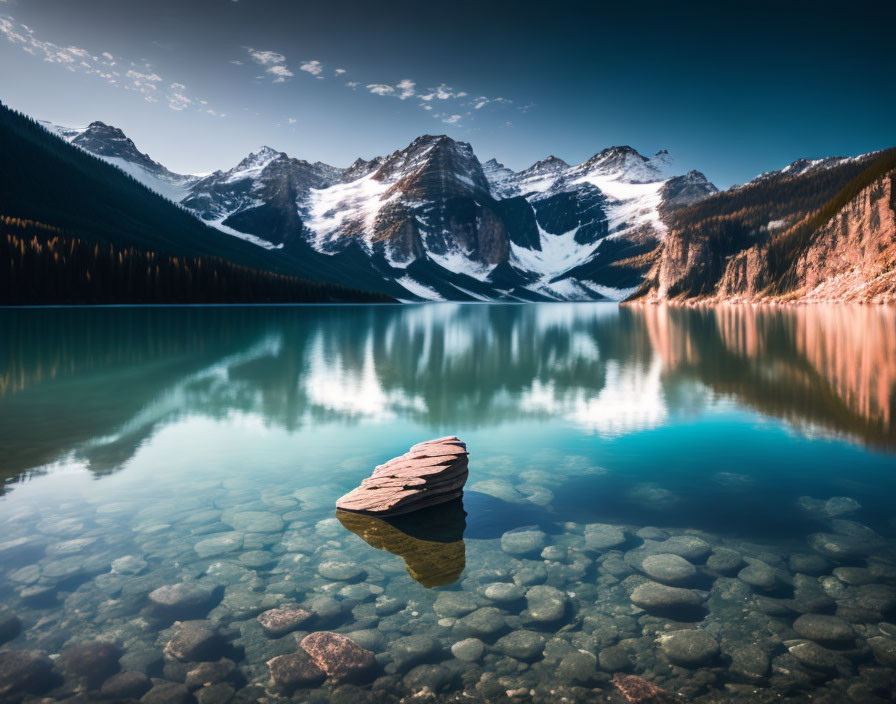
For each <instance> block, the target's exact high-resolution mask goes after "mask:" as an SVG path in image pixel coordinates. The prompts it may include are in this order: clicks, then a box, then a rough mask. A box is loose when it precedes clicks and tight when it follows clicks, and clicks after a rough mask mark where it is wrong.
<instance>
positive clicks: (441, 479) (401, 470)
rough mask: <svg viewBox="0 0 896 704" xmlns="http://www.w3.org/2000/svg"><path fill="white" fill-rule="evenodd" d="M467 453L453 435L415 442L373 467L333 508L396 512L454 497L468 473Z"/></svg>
mask: <svg viewBox="0 0 896 704" xmlns="http://www.w3.org/2000/svg"><path fill="white" fill-rule="evenodd" d="M467 454H468V453H467V446H466V445H465V444H464V443H462V442H461V441H460V440H458V439H457V438H456V437H454V436H450V437H444V438H439V439H437V440H429V441H427V442H422V443H419V444H418V445H414V446H413V447H412V448H411V449H410V450H409V451H408V452H407V453H405V454H404V455H401V456H400V457H396V458H395V459H392V460H389V461H388V462H386V463H385V464H382V465H379V466H378V467H377V468H376V469H374V470H373V474H372V475H371V476H370V477H369V478H367V479H365V480H364V481H362V482H361V486H359V487H358V488H357V489H354V490H352V491H350V492H349V493H348V494H346V495H345V496H343V497H342V498H341V499H339V500H338V501H337V502H336V508H339V509H342V510H343V511H356V512H359V513H366V514H372V515H377V516H395V515H398V514H402V513H408V512H410V511H416V510H418V509H420V508H424V507H426V506H433V505H435V504H440V503H444V502H446V501H451V500H453V499H456V498H458V497H459V496H461V494H462V493H463V487H464V484H465V483H466V481H467V475H468V474H469V471H468V469H467V465H468V462H467Z"/></svg>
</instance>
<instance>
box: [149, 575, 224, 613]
mask: <svg viewBox="0 0 896 704" xmlns="http://www.w3.org/2000/svg"><path fill="white" fill-rule="evenodd" d="M214 594H215V590H214V588H213V587H210V586H208V585H205V584H199V583H197V582H180V583H178V584H166V585H165V586H164V587H159V588H158V589H155V590H153V591H151V592H150V593H149V601H150V602H151V603H152V604H153V605H154V606H155V607H156V608H157V609H160V610H163V611H166V612H170V613H171V614H172V615H174V614H186V613H189V612H193V611H200V610H207V609H208V608H210V607H211V602H212V600H213V599H214Z"/></svg>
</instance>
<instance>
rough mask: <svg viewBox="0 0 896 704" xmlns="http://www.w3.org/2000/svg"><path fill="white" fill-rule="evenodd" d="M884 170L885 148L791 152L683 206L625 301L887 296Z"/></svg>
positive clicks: (894, 229) (892, 294)
mask: <svg viewBox="0 0 896 704" xmlns="http://www.w3.org/2000/svg"><path fill="white" fill-rule="evenodd" d="M894 173H896V152H894V151H893V150H889V151H887V152H879V153H875V154H869V155H865V156H863V157H859V158H856V159H825V160H817V161H812V162H810V161H807V160H801V161H799V162H794V164H791V165H790V166H789V167H787V168H786V169H784V170H782V171H780V172H776V173H773V174H763V175H761V176H760V177H758V178H757V179H755V180H754V181H752V182H751V183H750V184H747V185H746V186H744V187H742V188H740V189H735V190H732V191H729V192H726V193H724V194H720V195H718V196H715V197H713V198H709V199H707V200H705V201H703V202H702V203H700V204H698V205H695V206H692V207H690V208H685V209H683V210H681V211H679V212H678V213H676V214H674V215H673V216H672V217H671V218H670V220H671V221H672V223H673V227H672V229H671V231H670V234H669V236H668V237H667V238H666V240H665V242H664V243H663V246H662V251H661V254H660V257H659V261H658V262H657V263H656V264H655V265H654V267H653V269H652V270H651V272H650V274H649V275H648V277H647V280H646V282H645V284H644V286H642V288H641V289H640V290H639V291H638V292H636V293H635V295H634V296H632V299H631V300H632V301H637V302H647V303H650V302H667V301H668V302H684V303H693V302H701V303H718V302H723V301H731V302H818V301H838V302H873V303H885V302H893V301H896V224H894V204H896V199H894V194H893V180H894ZM772 199H775V202H771V200H772Z"/></svg>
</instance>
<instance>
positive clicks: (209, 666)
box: [184, 658, 237, 689]
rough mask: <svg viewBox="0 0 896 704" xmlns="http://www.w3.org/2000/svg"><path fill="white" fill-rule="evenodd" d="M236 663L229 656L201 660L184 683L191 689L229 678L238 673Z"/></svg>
mask: <svg viewBox="0 0 896 704" xmlns="http://www.w3.org/2000/svg"><path fill="white" fill-rule="evenodd" d="M236 671H237V670H236V663H235V662H233V660H230V659H228V658H221V659H220V660H215V661H214V662H201V663H199V664H198V665H196V666H195V667H193V668H192V669H190V670H187V677H186V679H185V680H184V684H186V685H187V687H189V688H190V689H197V688H198V687H207V686H208V685H211V684H216V683H218V682H224V681H225V680H229V679H230V678H231V677H233V675H234V674H235V673H236Z"/></svg>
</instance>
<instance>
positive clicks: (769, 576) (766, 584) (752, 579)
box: [737, 558, 778, 590]
mask: <svg viewBox="0 0 896 704" xmlns="http://www.w3.org/2000/svg"><path fill="white" fill-rule="evenodd" d="M737 578H738V579H739V580H740V581H742V582H746V583H747V584H749V585H750V586H751V587H757V588H759V589H766V590H768V589H774V587H775V585H777V583H778V578H777V577H776V576H775V570H774V569H773V568H772V567H771V566H770V565H767V564H766V563H764V562H762V560H754V559H751V558H748V559H747V566H746V567H744V568H743V569H742V570H741V571H740V572H738V573H737Z"/></svg>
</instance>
